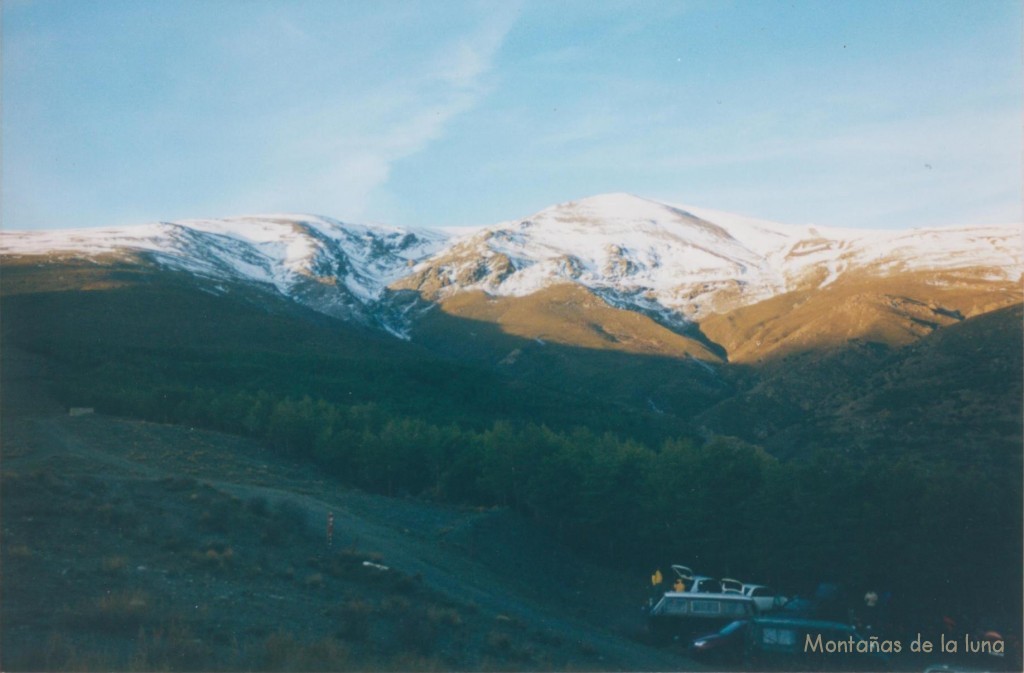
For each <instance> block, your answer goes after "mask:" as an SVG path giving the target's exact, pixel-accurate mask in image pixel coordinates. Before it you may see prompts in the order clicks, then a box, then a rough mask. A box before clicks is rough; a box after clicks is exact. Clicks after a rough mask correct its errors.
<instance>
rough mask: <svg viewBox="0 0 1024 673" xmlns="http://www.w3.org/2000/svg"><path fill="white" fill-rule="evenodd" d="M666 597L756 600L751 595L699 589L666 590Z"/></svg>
mask: <svg viewBox="0 0 1024 673" xmlns="http://www.w3.org/2000/svg"><path fill="white" fill-rule="evenodd" d="M665 598H697V599H715V600H722V601H744V602H746V601H753V600H754V599H753V598H751V597H750V596H741V595H739V594H709V593H704V592H697V591H666V592H665Z"/></svg>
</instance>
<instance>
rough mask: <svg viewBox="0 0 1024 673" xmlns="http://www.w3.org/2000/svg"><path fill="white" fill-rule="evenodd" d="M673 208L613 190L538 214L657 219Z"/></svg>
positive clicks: (595, 217)
mask: <svg viewBox="0 0 1024 673" xmlns="http://www.w3.org/2000/svg"><path fill="white" fill-rule="evenodd" d="M671 210H672V208H671V207H670V206H667V205H665V204H664V203H659V202H658V201H653V200H651V199H647V198H644V197H642V196H637V195H636V194H629V193H626V192H612V193H608V194H595V195H594V196H588V197H585V198H582V199H577V200H575V201H566V202H565V203H560V204H557V205H554V206H551V207H549V208H545V209H544V210H542V211H541V212H540V213H538V214H537V215H538V216H541V215H543V214H564V213H571V214H572V215H573V216H575V217H577V218H582V219H588V220H644V219H655V220H656V219H662V218H664V217H665V216H666V215H667V214H668V211H671Z"/></svg>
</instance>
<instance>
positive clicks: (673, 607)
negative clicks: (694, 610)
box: [661, 600, 686, 615]
mask: <svg viewBox="0 0 1024 673" xmlns="http://www.w3.org/2000/svg"><path fill="white" fill-rule="evenodd" d="M661 611H662V612H663V613H664V614H666V615H685V614H686V601H679V600H675V601H671V600H666V601H665V604H664V605H662V608H661Z"/></svg>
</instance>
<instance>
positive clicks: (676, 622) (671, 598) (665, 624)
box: [647, 591, 757, 643]
mask: <svg viewBox="0 0 1024 673" xmlns="http://www.w3.org/2000/svg"><path fill="white" fill-rule="evenodd" d="M756 614H757V605H756V604H755V603H754V600H753V599H752V598H748V597H746V596H737V595H735V594H722V593H693V592H689V591H685V592H676V591H669V592H667V593H666V594H665V595H664V596H662V597H661V600H659V601H658V602H657V603H655V605H654V607H653V608H651V611H650V613H649V614H648V617H647V623H648V628H649V629H650V632H651V635H652V636H653V637H654V640H655V641H657V642H663V643H664V642H669V641H672V640H680V639H684V640H689V639H690V638H692V637H693V636H694V635H696V634H700V633H709V632H710V631H712V630H714V629H719V628H721V627H723V626H725V625H726V624H728V623H730V622H733V621H736V620H738V619H750V618H753V617H754V616H755V615H756Z"/></svg>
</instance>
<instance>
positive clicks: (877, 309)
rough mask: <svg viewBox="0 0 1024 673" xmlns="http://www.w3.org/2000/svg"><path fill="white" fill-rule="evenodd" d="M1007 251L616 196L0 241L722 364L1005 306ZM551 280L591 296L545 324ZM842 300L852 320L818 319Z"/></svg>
mask: <svg viewBox="0 0 1024 673" xmlns="http://www.w3.org/2000/svg"><path fill="white" fill-rule="evenodd" d="M1022 248H1024V246H1022V243H1021V232H1020V230H1019V228H1018V227H1012V226H1007V227H997V226H985V227H961V228H950V229H936V230H916V231H909V232H899V231H872V232H868V231H859V230H839V229H829V228H825V227H810V226H800V227H798V226H789V225H782V224H777V223H773V222H767V221H763V220H755V219H751V218H745V217H741V216H736V215H731V214H728V213H721V212H718V211H712V210H707V209H701V208H692V207H682V206H672V205H669V204H664V203H659V202H656V201H651V200H648V199H642V198H639V197H635V196H631V195H625V194H609V195H602V196H596V197H591V198H588V199H583V200H580V201H573V202H567V203H563V204H559V205H557V206H552V207H551V208H548V209H545V210H543V211H541V212H539V213H537V214H535V215H533V216H531V217H529V218H526V219H523V220H518V221H513V222H507V223H503V224H498V225H495V226H493V227H487V228H484V229H481V230H478V231H475V232H470V233H468V234H466V235H462V236H454V235H451V234H450V233H441V232H429V231H412V230H406V229H401V228H393V227H380V226H374V227H368V226H362V225H353V224H345V223H341V222H338V221H336V220H331V219H329V218H324V217H312V216H294V215H282V216H254V217H239V218H229V219H225V220H186V221H182V222H178V223H161V224H155V225H147V226H144V227H137V228H121V229H100V230H81V231H75V230H71V231H65V232H5V233H3V234H2V235H0V256H2V257H3V258H4V259H5V260H19V259H21V260H33V261H32V263H53V262H61V261H66V260H69V259H88V260H91V261H93V262H99V263H111V262H112V261H118V262H120V263H122V264H123V263H128V262H132V263H136V264H141V265H149V266H151V267H153V268H171V269H177V270H183V271H186V272H188V273H191V274H194V275H195V276H196V277H197V278H199V279H200V280H201V282H203V283H204V284H205V285H206V286H207V288H208V289H209V290H210V291H214V292H220V291H224V288H223V287H222V285H223V283H224V282H226V281H231V282H235V283H245V284H249V285H252V286H253V287H256V288H259V289H261V290H262V291H264V292H270V293H274V294H278V295H283V296H285V297H288V298H291V299H293V300H295V301H297V302H299V303H301V304H302V305H304V306H307V307H310V308H313V309H315V310H317V311H321V312H323V313H327V314H328V315H332V316H335V317H340V318H343V319H346V320H350V321H354V322H357V323H359V324H363V325H368V326H372V327H376V328H381V329H384V330H386V331H389V332H391V333H392V334H395V335H398V336H402V337H408V336H409V334H410V330H411V329H413V326H414V325H415V323H416V321H417V319H418V317H420V316H422V315H423V314H424V311H423V309H424V305H423V302H426V306H427V307H429V306H431V305H434V304H440V305H441V306H442V308H445V309H446V310H449V311H452V312H454V314H456V315H460V316H464V317H470V318H473V319H477V318H480V319H483V320H489V321H491V322H495V324H498V325H501V326H503V328H508V329H510V330H512V331H511V333H512V334H516V335H519V336H524V337H527V338H542V339H551V338H554V339H555V340H561V341H562V342H565V343H571V344H573V345H579V346H584V347H594V346H596V347H599V348H604V347H607V345H608V344H609V343H616V344H618V345H617V346H615V347H616V348H619V349H623V350H632V349H634V348H635V349H636V352H650V351H651V350H652V344H653V343H654V342H659V343H660V344H661V345H658V346H653V350H654V351H657V352H664V353H668V352H675V353H676V354H679V353H681V354H684V355H692V356H695V357H698V358H701V359H708V360H718V359H722V358H723V357H725V358H728V359H731V360H736V361H753V360H756V359H757V358H763V357H768V356H772V354H773V353H774V352H775V351H778V352H779V353H786V352H794V351H798V350H800V349H806V348H816V347H820V346H822V345H826V346H837V345H841V344H842V343H843V342H844V341H845V340H847V339H850V338H864V339H869V340H876V339H881V340H883V341H885V342H886V343H892V344H900V343H907V342H909V341H910V340H913V339H915V338H919V337H920V336H921V335H923V334H926V333H928V332H929V331H930V330H931V329H932V328H934V326H938V325H941V324H949V322H950V320H951V319H953V320H955V319H959V318H963V317H969V316H972V315H977V314H979V313H982V312H985V311H989V310H994V309H996V308H999V307H1002V306H1006V305H1009V304H1012V303H1014V302H1015V301H1019V297H1020V279H1021V277H1022V274H1024V260H1022ZM561 285H571V286H575V287H577V288H579V289H581V290H583V291H585V292H586V293H587V294H589V295H591V296H594V297H598V298H600V299H601V300H602V301H601V302H594V301H587V302H584V303H586V304H587V305H588V307H589V308H588V310H587V311H584V312H583V313H580V312H579V310H578V308H573V307H574V306H575V307H578V306H579V304H580V303H579V302H575V303H573V302H563V304H562V313H563V314H564V315H563V316H562V318H561V319H560V324H559V325H558V327H557V328H556V323H559V320H558V319H556V318H557V314H558V313H559V311H558V310H555V309H556V308H557V302H555V301H551V300H548V299H543V297H544V296H552V293H554V295H558V294H559V293H562V292H565V290H559V289H554V288H556V287H558V286H561ZM907 288H910V290H908V289H907ZM410 293H415V295H417V296H418V297H419V299H420V301H419V302H411V301H410V300H409V295H410ZM465 293H469V296H467V297H462V298H460V299H457V300H456V299H454V297H456V296H457V295H460V294H465ZM480 293H484V295H486V296H487V297H490V298H501V299H500V300H498V301H497V303H498V304H500V306H502V307H503V308H500V309H495V307H493V306H490V307H486V306H487V303H486V302H485V303H481V302H479V301H478V300H477V299H474V297H476V298H479V297H482V296H484V295H481V294H480ZM537 293H546V295H544V294H542V295H541V297H540V298H535V299H533V300H531V301H530V304H531V305H533V306H534V307H536V306H538V305H544V306H548V307H551V310H547V311H546V313H547V315H548V319H547V320H546V326H545V327H544V328H543V329H539V328H538V329H532V328H531V329H526V328H525V325H524V321H523V320H516V319H513V317H512V316H514V315H515V314H516V313H520V314H521V313H524V312H527V311H530V310H532V309H526V308H522V309H515V308H512V307H513V306H514V304H515V303H516V300H518V299H522V298H525V297H529V296H531V295H534V294H537ZM869 295H870V296H871V297H872V298H870V299H865V297H866V296H869ZM854 297H856V298H857V299H856V301H858V302H860V305H861V308H856V307H850V308H848V309H846V308H844V309H843V310H841V311H839V312H838V313H836V312H834V311H832V309H833V308H835V307H836V306H837V305H839V304H842V303H843V302H847V301H850V300H851V298H854ZM488 302H490V299H488ZM765 302H769V303H765ZM894 302H895V304H898V306H894V305H893V304H894ZM887 306H888V307H887ZM751 307H754V308H751ZM611 309H620V310H625V311H631V312H633V313H638V314H640V315H643V316H646V317H647V318H650V319H651V320H654V321H656V322H657V323H659V324H661V325H662V326H663V327H665V328H667V329H669V330H671V331H674V332H676V333H677V334H678V335H681V336H682V337H683V339H684V341H685V342H686V343H685V344H684V343H683V342H682V341H679V340H678V339H676V338H675V337H671V336H668V335H665V334H660V335H658V336H652V335H654V334H655V332H657V330H654V329H653V328H652V327H651V325H650V324H649V323H648V322H646V321H643V320H639V321H638V320H635V319H628V320H632V325H630V326H629V329H628V330H627V331H628V332H629V333H628V334H625V333H622V329H621V328H622V327H623V326H624V323H623V320H626V319H624V318H622V316H621V314H620V313H617V312H616V311H614V310H611ZM591 314H592V315H591ZM628 320H627V322H628ZM607 321H613V322H615V321H617V322H618V323H619V327H620V329H619V332H620V333H619V334H616V336H615V341H614V342H612V341H610V340H609V339H607V338H605V337H600V338H598V340H597V341H595V339H594V337H595V335H597V334H598V333H599V332H600V330H604V331H605V333H606V335H607V334H610V333H611V332H612V331H614V330H611V331H609V330H608V329H606V327H609V326H610V325H609V326H605V325H604V324H603V323H604V322H607ZM513 323H515V327H513V326H512V324H513ZM581 323H590V324H591V325H593V326H595V329H582V330H581V329H580V328H579V325H580V324H581ZM816 324H817V326H816ZM697 325H699V327H697ZM598 328H599V329H598ZM595 330H596V331H595ZM545 335H546V336H545ZM668 342H675V345H673V346H668V345H667V343H668ZM766 344H767V345H766Z"/></svg>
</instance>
